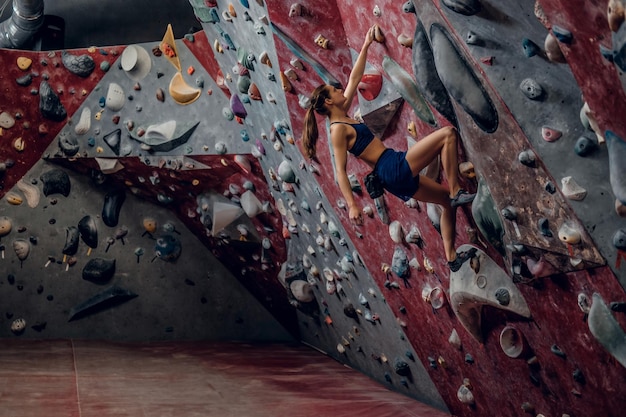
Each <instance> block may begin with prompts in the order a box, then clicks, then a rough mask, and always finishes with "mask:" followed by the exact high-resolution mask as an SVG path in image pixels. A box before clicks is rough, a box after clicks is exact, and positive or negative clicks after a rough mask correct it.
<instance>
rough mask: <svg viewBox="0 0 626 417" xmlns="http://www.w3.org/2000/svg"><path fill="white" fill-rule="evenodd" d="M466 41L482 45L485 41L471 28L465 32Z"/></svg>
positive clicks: (469, 43) (470, 43)
mask: <svg viewBox="0 0 626 417" xmlns="http://www.w3.org/2000/svg"><path fill="white" fill-rule="evenodd" d="M465 43H466V44H468V45H482V44H483V43H484V42H483V41H482V39H480V38H479V37H478V35H477V34H476V33H474V32H472V31H471V30H470V31H468V32H467V33H466V34H465Z"/></svg>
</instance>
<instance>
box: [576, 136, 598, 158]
mask: <svg viewBox="0 0 626 417" xmlns="http://www.w3.org/2000/svg"><path fill="white" fill-rule="evenodd" d="M597 148H598V144H597V143H596V142H595V141H594V140H593V139H590V138H588V137H586V136H581V137H579V138H578V140H577V141H576V145H575V146H574V151H575V152H576V154H577V155H578V156H588V155H591V153H592V152H593V151H595V150H596V149H597Z"/></svg>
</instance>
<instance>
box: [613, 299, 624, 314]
mask: <svg viewBox="0 0 626 417" xmlns="http://www.w3.org/2000/svg"><path fill="white" fill-rule="evenodd" d="M610 307H611V310H613V311H615V312H617V313H626V302H619V301H613V302H611V304H610Z"/></svg>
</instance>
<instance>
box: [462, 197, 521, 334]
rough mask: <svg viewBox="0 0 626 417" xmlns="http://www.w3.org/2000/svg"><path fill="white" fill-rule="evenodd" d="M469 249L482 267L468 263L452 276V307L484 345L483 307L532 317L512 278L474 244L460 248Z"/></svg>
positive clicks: (467, 250) (466, 327) (467, 328)
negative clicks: (475, 267)
mask: <svg viewBox="0 0 626 417" xmlns="http://www.w3.org/2000/svg"><path fill="white" fill-rule="evenodd" d="M477 198H478V197H477ZM470 250H473V251H476V254H475V256H476V257H478V258H479V259H480V267H479V269H478V272H476V271H473V270H471V268H470V265H469V262H467V263H464V264H463V265H462V266H461V269H459V270H458V271H457V272H452V273H451V274H450V305H451V307H452V310H453V311H454V313H455V314H456V316H457V318H458V319H459V321H460V322H461V324H462V325H463V327H464V328H465V329H466V330H467V331H468V332H469V333H470V334H471V335H472V337H474V338H475V339H476V340H477V341H479V342H482V341H483V340H484V339H483V335H482V329H481V321H482V318H481V314H482V309H483V306H486V305H487V306H490V307H494V308H498V309H501V310H505V311H509V312H513V313H516V314H519V315H520V316H522V317H530V309H529V308H528V305H527V304H526V301H525V300H524V297H523V296H522V294H521V292H520V291H519V290H518V289H517V287H516V286H515V285H514V284H513V282H512V280H511V278H510V277H509V275H508V274H507V273H506V272H504V271H503V270H502V269H501V268H500V267H499V266H498V265H497V264H496V262H495V261H494V260H492V259H491V258H490V257H489V256H488V255H487V254H486V253H484V252H483V251H481V250H480V249H477V248H475V247H473V246H471V245H461V246H460V247H459V248H458V249H457V251H459V252H466V253H467V252H469V251H470ZM480 277H483V278H482V279H480ZM486 277H489V279H488V280H487V279H486ZM505 291H506V294H505ZM496 294H498V295H496Z"/></svg>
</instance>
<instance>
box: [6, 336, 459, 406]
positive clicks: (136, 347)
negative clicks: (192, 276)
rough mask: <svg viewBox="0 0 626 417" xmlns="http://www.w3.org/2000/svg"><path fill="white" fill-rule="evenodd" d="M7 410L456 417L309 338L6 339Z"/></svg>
mask: <svg viewBox="0 0 626 417" xmlns="http://www.w3.org/2000/svg"><path fill="white" fill-rule="evenodd" d="M390 372H393V370H391V369H390ZM0 415H2V416H3V417H41V416H46V417H113V416H114V417H144V416H145V417H148V416H149V417H169V416H176V417H191V416H202V417H211V416H216V417H217V416H219V417H229V416H233V417H235V416H237V417H241V416H247V417H276V416H290V417H309V416H311V417H313V416H315V417H319V416H333V417H352V416H360V417H368V416H376V417H391V416H394V417H405V416H406V417H420V416H429V417H443V416H446V415H449V414H446V413H443V412H441V411H439V410H435V409H433V408H431V407H429V406H426V405H423V404H420V403H418V402H416V401H414V400H413V399H410V398H408V397H404V396H403V395H401V394H398V393H394V392H391V391H388V390H387V389H386V388H385V387H383V386H381V385H379V384H378V383H376V382H374V381H372V380H370V379H369V378H368V377H366V376H364V375H362V374H360V373H359V372H357V371H354V370H352V369H350V368H347V367H345V366H342V365H341V364H339V363H338V362H336V361H334V360H333V359H330V358H328V357H326V356H324V355H322V354H320V353H318V352H317V351H315V350H312V349H310V348H308V347H306V346H302V345H287V344H261V345H251V344H244V343H216V342H159V343H149V344H148V343H144V344H122V343H112V342H102V341H82V340H46V341H36V340H25V339H2V340H0Z"/></svg>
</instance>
